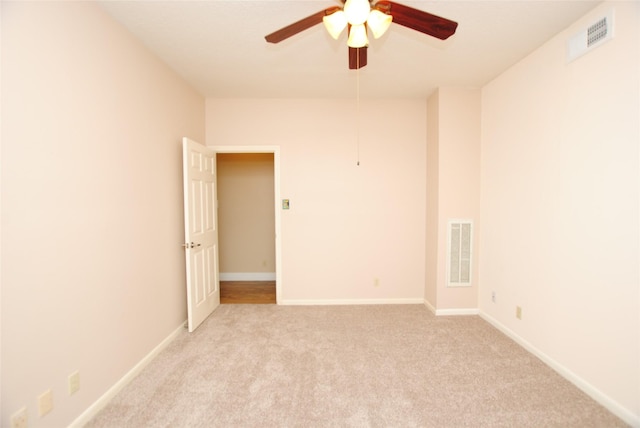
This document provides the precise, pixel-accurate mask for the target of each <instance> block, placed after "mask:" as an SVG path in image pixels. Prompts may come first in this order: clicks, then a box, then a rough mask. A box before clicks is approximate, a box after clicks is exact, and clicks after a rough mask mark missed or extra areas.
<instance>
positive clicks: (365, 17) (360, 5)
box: [322, 0, 393, 48]
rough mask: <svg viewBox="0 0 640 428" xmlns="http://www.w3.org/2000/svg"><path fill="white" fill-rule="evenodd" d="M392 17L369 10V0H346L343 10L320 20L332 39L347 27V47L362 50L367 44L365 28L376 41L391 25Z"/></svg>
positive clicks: (375, 10)
mask: <svg viewBox="0 0 640 428" xmlns="http://www.w3.org/2000/svg"><path fill="white" fill-rule="evenodd" d="M392 19H393V17H392V16H391V15H387V14H386V13H383V12H381V11H379V10H377V9H373V10H371V5H370V4H369V0H347V1H346V2H345V4H344V8H343V10H338V11H336V12H334V13H332V14H331V15H327V16H325V17H323V18H322V22H324V26H325V28H326V29H327V31H328V32H329V34H330V35H331V37H333V38H334V39H337V38H338V37H339V36H340V34H341V33H342V30H344V28H345V27H346V26H347V24H348V25H349V40H348V41H347V45H348V46H349V47H352V48H362V47H366V46H367V45H368V44H369V39H368V38H367V27H369V28H370V29H371V32H372V33H373V37H375V38H376V39H377V38H379V37H380V36H382V35H383V34H384V33H385V31H387V29H388V28H389V26H390V25H391V20H392Z"/></svg>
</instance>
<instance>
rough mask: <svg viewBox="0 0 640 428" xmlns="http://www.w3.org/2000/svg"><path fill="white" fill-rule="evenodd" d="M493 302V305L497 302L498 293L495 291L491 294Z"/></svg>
mask: <svg viewBox="0 0 640 428" xmlns="http://www.w3.org/2000/svg"><path fill="white" fill-rule="evenodd" d="M491 301H492V302H493V303H495V302H496V292H495V291H492V292H491Z"/></svg>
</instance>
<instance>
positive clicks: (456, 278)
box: [448, 221, 473, 287]
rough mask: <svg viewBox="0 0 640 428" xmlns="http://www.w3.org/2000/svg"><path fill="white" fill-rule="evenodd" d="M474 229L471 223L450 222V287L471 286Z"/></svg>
mask: <svg viewBox="0 0 640 428" xmlns="http://www.w3.org/2000/svg"><path fill="white" fill-rule="evenodd" d="M472 229H473V228H472V223H471V222H470V221H450V222H449V254H448V255H449V263H448V273H449V279H448V285H449V286H450V287H460V286H470V285H471V248H472V245H471V244H472V239H473V233H472Z"/></svg>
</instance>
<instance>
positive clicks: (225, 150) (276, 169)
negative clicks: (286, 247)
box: [207, 146, 282, 305]
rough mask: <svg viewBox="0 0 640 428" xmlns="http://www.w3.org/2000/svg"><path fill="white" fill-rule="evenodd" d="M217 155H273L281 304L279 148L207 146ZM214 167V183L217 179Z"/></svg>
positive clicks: (280, 300)
mask: <svg viewBox="0 0 640 428" xmlns="http://www.w3.org/2000/svg"><path fill="white" fill-rule="evenodd" d="M207 147H208V148H209V149H211V150H213V151H214V152H215V153H216V154H217V153H273V190H274V192H273V197H274V199H273V209H274V210H275V221H276V224H275V233H276V236H275V244H276V260H275V262H276V304H278V305H279V304H280V302H282V297H281V296H282V240H281V238H280V237H281V236H282V234H281V233H280V224H281V223H280V215H281V212H280V203H279V201H280V146H207ZM217 174H218V168H217V166H216V181H217V179H218V177H217Z"/></svg>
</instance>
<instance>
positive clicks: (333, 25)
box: [322, 10, 347, 39]
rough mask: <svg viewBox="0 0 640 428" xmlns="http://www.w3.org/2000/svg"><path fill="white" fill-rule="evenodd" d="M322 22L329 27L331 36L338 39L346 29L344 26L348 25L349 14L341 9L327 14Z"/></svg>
mask: <svg viewBox="0 0 640 428" xmlns="http://www.w3.org/2000/svg"><path fill="white" fill-rule="evenodd" d="M322 22H323V23H324V27H325V28H326V29H327V31H328V32H329V34H331V37H333V38H334V39H337V38H338V37H339V36H340V33H342V30H344V27H346V26H347V15H345V13H344V12H343V11H341V10H339V11H337V12H334V13H332V14H331V15H326V16H324V17H323V18H322Z"/></svg>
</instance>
